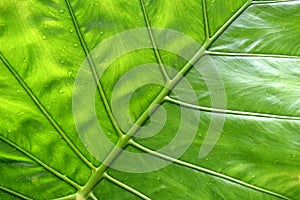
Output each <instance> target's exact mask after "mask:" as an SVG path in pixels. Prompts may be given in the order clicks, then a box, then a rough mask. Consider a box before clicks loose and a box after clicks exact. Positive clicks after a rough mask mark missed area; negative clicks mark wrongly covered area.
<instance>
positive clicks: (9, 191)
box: [0, 185, 31, 200]
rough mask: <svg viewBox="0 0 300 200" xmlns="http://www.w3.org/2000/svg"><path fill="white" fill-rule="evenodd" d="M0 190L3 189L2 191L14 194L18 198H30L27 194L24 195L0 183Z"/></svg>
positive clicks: (28, 199)
mask: <svg viewBox="0 0 300 200" xmlns="http://www.w3.org/2000/svg"><path fill="white" fill-rule="evenodd" d="M0 190H3V191H4V192H7V193H9V194H11V195H14V196H16V197H18V198H20V199H25V200H30V199H31V198H29V197H27V196H25V195H23V194H21V193H19V192H16V191H14V190H12V189H9V188H6V187H3V186H1V185H0Z"/></svg>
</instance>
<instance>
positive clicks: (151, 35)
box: [140, 0, 170, 82]
mask: <svg viewBox="0 0 300 200" xmlns="http://www.w3.org/2000/svg"><path fill="white" fill-rule="evenodd" d="M140 4H141V7H142V11H143V15H144V20H145V23H146V26H147V30H148V33H149V37H150V41H151V44H152V47H153V50H154V54H155V57H156V60H157V62H158V65H159V68H160V70H161V72H162V74H163V77H164V79H165V81H166V82H169V81H170V77H169V75H168V72H167V70H166V68H165V67H164V64H163V62H162V59H161V56H160V53H159V51H158V47H157V44H156V41H155V38H154V35H153V32H152V30H151V24H150V20H149V18H148V15H147V11H146V8H145V4H144V1H143V0H140Z"/></svg>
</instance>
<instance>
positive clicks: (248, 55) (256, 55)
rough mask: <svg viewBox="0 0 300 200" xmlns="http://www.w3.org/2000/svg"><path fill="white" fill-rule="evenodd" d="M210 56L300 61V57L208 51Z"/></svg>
mask: <svg viewBox="0 0 300 200" xmlns="http://www.w3.org/2000/svg"><path fill="white" fill-rule="evenodd" d="M206 53H207V54H209V55H217V56H240V57H265V58H291V59H300V56H289V55H280V54H256V53H230V52H216V51H206Z"/></svg>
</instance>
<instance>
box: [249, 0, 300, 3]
mask: <svg viewBox="0 0 300 200" xmlns="http://www.w3.org/2000/svg"><path fill="white" fill-rule="evenodd" d="M297 1H299V0H277V1H272V0H271V1H253V2H252V4H271V3H285V2H286V3H289V2H297Z"/></svg>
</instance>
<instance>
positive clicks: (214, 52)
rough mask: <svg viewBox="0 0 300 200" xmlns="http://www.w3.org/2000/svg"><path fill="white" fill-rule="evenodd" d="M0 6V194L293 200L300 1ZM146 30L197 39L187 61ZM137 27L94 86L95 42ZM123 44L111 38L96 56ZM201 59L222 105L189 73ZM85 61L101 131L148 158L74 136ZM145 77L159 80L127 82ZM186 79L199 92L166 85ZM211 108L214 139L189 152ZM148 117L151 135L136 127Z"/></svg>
mask: <svg viewBox="0 0 300 200" xmlns="http://www.w3.org/2000/svg"><path fill="white" fill-rule="evenodd" d="M0 9H1V14H0V58H1V62H0V69H1V76H0V102H1V103H0V113H1V115H0V199H242V198H245V199H299V198H300V187H299V186H300V171H299V169H300V153H299V147H300V139H299V138H300V137H299V127H300V113H299V109H298V108H299V107H300V95H299V90H300V84H299V81H298V80H299V75H300V38H299V35H300V23H299V21H300V14H299V12H298V11H299V10H300V1H299V0H291V1H283V0H277V1H275V0H274V1H268V0H257V1H251V0H248V1H247V0H228V1H215V0H197V1H196V0H191V1H183V0H174V1H170V0H161V1H154V0H130V1H128V0H126V1H125V0H114V1H111V0H96V1H94V0H93V1H92V0H86V1H79V0H65V1H63V0H60V1H58V0H51V1H45V0H32V1H1V2H0ZM152 27H157V28H164V29H171V30H175V31H178V32H180V33H182V34H184V35H186V36H188V37H189V38H191V39H193V40H194V41H196V42H197V43H198V44H199V47H200V46H201V47H202V48H200V49H196V51H195V49H188V50H187V51H185V54H186V55H188V56H189V59H188V60H187V59H185V58H183V57H182V56H180V55H176V54H174V53H172V52H170V51H166V50H164V49H163V48H162V47H163V46H164V45H165V46H166V47H170V48H172V49H181V48H182V47H184V44H182V43H181V41H180V40H172V41H170V42H169V43H167V44H162V43H163V41H162V40H160V39H161V38H160V35H159V34H156V32H155V31H154V30H155V29H152ZM136 28H145V30H147V34H146V35H147V37H149V38H147V42H148V43H147V45H148V46H151V48H145V49H139V50H136V51H132V52H129V53H127V54H126V55H123V56H120V57H118V58H116V59H115V60H114V62H113V63H111V65H110V66H109V68H108V69H107V70H106V71H105V73H103V75H102V76H101V79H100V81H99V82H98V79H99V77H98V76H97V74H96V73H94V72H95V69H96V68H97V67H98V65H97V62H96V57H94V54H93V53H92V52H93V50H94V49H96V48H97V46H98V45H99V44H101V43H103V42H104V41H107V40H108V39H109V38H110V37H112V36H114V35H116V34H118V33H122V32H124V31H128V30H131V29H136ZM132 40H133V41H134V38H132ZM127 47H128V46H127V45H126V43H125V42H122V41H120V42H119V43H116V44H114V45H113V48H110V49H104V51H103V52H104V53H103V54H102V55H101V56H102V57H103V58H106V57H107V58H108V57H109V55H110V54H114V53H117V52H122V51H124V49H126V48H127ZM183 50H184V49H183ZM207 59H209V60H210V61H209V62H211V63H214V65H215V67H216V69H217V71H218V72H219V74H220V77H221V79H222V82H223V84H224V85H223V86H224V88H225V91H226V99H225V100H226V108H224V107H221V106H220V107H215V104H214V103H213V101H214V99H213V98H212V91H211V90H210V86H209V85H208V84H207V81H208V80H206V79H205V77H202V76H200V75H199V70H201V69H202V68H203V67H204V66H210V63H207ZM84 61H86V62H87V64H88V65H89V66H90V69H91V72H90V73H91V75H94V77H93V76H92V78H94V79H95V80H96V82H97V83H98V85H97V92H96V94H95V95H94V99H95V110H96V114H97V116H96V117H97V119H96V120H97V123H98V124H99V125H100V126H101V128H102V129H103V131H104V132H105V135H106V137H107V138H108V139H109V141H111V142H112V143H113V144H115V145H116V146H117V147H120V148H121V150H125V151H128V152H132V153H133V152H134V153H136V154H141V153H148V155H149V157H151V159H152V161H153V163H149V162H146V161H145V160H143V159H140V160H139V159H136V160H134V159H133V160H129V159H126V158H127V157H124V156H122V155H123V154H122V153H121V152H120V150H118V149H117V148H107V149H105V148H106V147H105V146H96V148H99V149H101V148H102V149H103V150H104V151H106V152H107V154H106V160H107V162H108V163H109V165H107V164H106V163H102V162H101V161H99V160H98V159H97V158H95V156H94V155H93V154H92V153H91V152H89V149H88V148H87V147H86V146H85V145H84V143H83V142H82V140H81V138H80V136H79V133H78V132H80V131H82V132H85V131H86V132H93V131H94V129H93V126H92V124H93V123H94V119H93V118H92V117H91V115H89V114H86V113H85V112H82V115H81V116H80V119H81V126H80V127H76V125H75V122H74V116H73V110H72V96H73V93H74V91H75V89H74V88H75V86H74V84H75V80H76V78H77V75H78V74H79V73H80V67H81V66H82V64H83V63H84ZM103 63H105V60H104V61H103ZM147 63H152V64H153V65H151V67H152V68H151V70H149V71H146V72H145V73H144V74H143V75H142V76H132V77H129V78H128V79H127V80H126V81H127V82H125V84H124V85H122V87H121V89H120V90H119V91H118V92H116V94H115V93H114V89H115V87H116V85H117V84H118V81H120V79H121V78H122V77H124V75H126V74H127V73H128V72H130V71H131V70H134V69H135V68H136V66H141V65H143V64H147ZM166 66H169V67H166ZM93 70H94V71H93ZM182 77H184V79H183V80H182V79H181V78H182ZM145 80H147V81H149V82H151V80H160V81H161V82H164V84H165V85H159V84H155V83H151V84H147V85H144V86H142V87H140V88H138V90H135V88H134V86H133V85H134V83H139V81H145ZM185 81H187V82H188V83H189V84H190V86H191V87H192V89H193V91H194V92H195V94H196V96H195V97H196V101H192V100H191V99H188V98H186V99H185V100H184V101H182V100H181V99H179V98H178V95H176V94H175V92H174V91H176V92H178V93H180V94H181V95H182V96H184V95H185V94H186V91H189V90H190V88H189V85H187V84H186V82H185ZM168 84H170V85H171V86H170V85H168ZM88 87H90V85H86V88H88ZM168 87H171V89H169V88H168ZM221 89H222V88H219V90H220V91H221ZM219 90H216V91H214V92H215V93H216V95H217V96H218V93H219V92H220V91H219ZM130 94H133V95H132V97H131V99H130V103H129V105H128V108H124V110H125V109H129V112H128V114H125V113H124V112H123V111H122V112H121V111H120V112H117V113H115V112H114V111H113V110H112V107H113V106H112V101H111V99H113V98H114V95H116V97H117V99H118V101H119V102H123V101H124V100H125V99H126V98H127V97H128V96H129V95H130ZM213 95H215V94H213ZM219 97H220V98H221V96H219ZM155 104H159V105H160V107H159V108H158V107H156V106H157V105H155ZM160 108H163V109H164V111H163V112H165V114H166V116H167V117H166V119H165V121H162V120H161V118H160V114H161V113H160V112H161V110H160ZM122 109H123V108H122ZM84 110H85V108H82V111H84ZM149 113H150V114H149ZM183 113H190V116H189V117H185V118H182V117H181V116H182V114H183ZM149 115H151V117H150V116H149ZM197 116H200V119H199V121H198V119H197ZM149 117H150V118H149ZM222 117H223V118H224V126H223V128H222V131H221V133H220V137H219V139H218V140H217V141H216V144H215V145H214V147H213V148H212V149H211V151H210V152H209V153H208V154H207V155H206V156H205V157H204V158H201V157H199V150H200V148H201V147H202V146H203V145H205V144H206V136H207V135H208V130H211V126H210V123H211V122H212V121H213V118H216V119H219V118H220V119H221V118H222ZM75 121H76V120H75ZM131 121H133V122H136V123H137V124H138V125H139V126H136V125H135V124H133V123H132V122H131ZM148 124H154V125H152V126H150V130H151V131H154V132H155V133H156V134H155V135H151V137H147V138H143V137H139V136H143V134H146V133H147V130H148V129H147V128H145V127H146V126H147V125H148ZM160 126H161V127H160ZM140 127H142V128H140ZM181 127H184V130H185V136H182V138H181V140H180V142H179V143H177V144H176V145H173V146H170V149H172V150H173V151H174V152H169V153H165V152H164V151H161V150H160V149H162V148H163V147H165V146H167V145H168V144H169V143H170V141H172V140H173V139H174V138H176V133H177V130H178V129H180V128H181ZM156 129H157V130H156ZM78 130H79V131H78ZM194 130H195V131H196V132H195V137H194V138H193V141H192V143H191V144H190V146H189V147H188V149H187V150H186V151H185V152H184V153H183V154H182V155H180V158H176V157H175V154H176V153H175V152H177V150H178V149H181V148H183V146H184V145H185V143H186V138H185V137H188V135H189V134H191V133H192V132H193V131H194ZM212 131H214V129H212ZM215 131H217V130H215ZM98 142H100V143H101V141H98ZM98 144H99V143H98ZM102 149H101V151H102ZM168 162H169V163H168ZM130 163H133V164H135V163H137V164H139V165H142V166H145V168H146V167H147V166H151V165H156V164H157V165H159V164H161V163H168V165H167V166H166V167H164V168H162V169H158V170H152V171H150V172H144V173H129V172H126V171H120V170H116V169H115V168H114V166H122V167H123V168H124V169H126V167H127V168H128V170H129V171H130V170H133V171H134V170H135V169H134V167H135V166H134V165H130ZM132 166H133V167H132Z"/></svg>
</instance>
